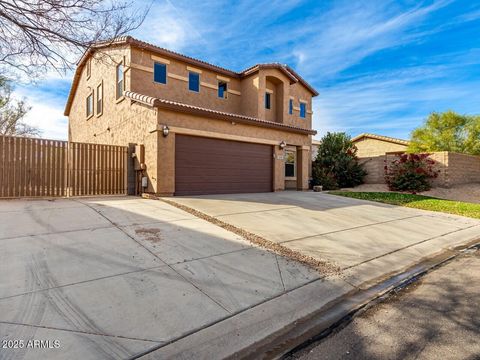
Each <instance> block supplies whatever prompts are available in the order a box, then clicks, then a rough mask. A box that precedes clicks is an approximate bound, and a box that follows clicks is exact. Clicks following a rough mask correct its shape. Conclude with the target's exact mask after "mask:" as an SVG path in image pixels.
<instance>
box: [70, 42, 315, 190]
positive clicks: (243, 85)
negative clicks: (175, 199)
mask: <svg viewBox="0 0 480 360" xmlns="http://www.w3.org/2000/svg"><path fill="white" fill-rule="evenodd" d="M316 95H317V92H316V91H315V89H313V88H312V87H311V86H310V85H309V84H308V83H307V82H306V81H305V80H303V79H302V78H301V77H300V76H299V75H298V74H297V73H296V72H295V71H294V70H292V69H291V68H290V67H288V66H286V65H281V64H276V63H274V64H259V65H255V66H252V67H250V68H248V69H246V70H244V71H242V72H234V71H231V70H227V69H224V68H222V67H219V66H215V65H212V64H209V63H206V62H204V61H201V60H197V59H193V58H191V57H188V56H184V55H181V54H178V53H176V52H172V51H169V50H166V49H163V48H160V47H157V46H154V45H151V44H148V43H145V42H142V41H139V40H136V39H134V38H132V37H129V36H127V37H122V38H118V39H115V40H114V41H112V42H108V43H99V44H96V45H94V46H92V47H91V48H90V49H89V50H88V51H87V52H86V53H85V54H84V56H83V57H82V59H81V60H80V62H79V64H78V68H77V70H76V72H75V76H74V79H73V84H72V88H71V90H70V94H69V97H68V102H67V105H66V108H65V115H66V116H68V118H69V140H70V141H76V142H88V143H101V144H113V145H129V146H130V147H131V148H132V149H135V146H134V145H137V150H136V151H137V152H138V145H142V149H144V157H143V156H141V162H142V164H141V167H140V168H139V167H138V166H137V167H136V169H135V170H131V171H136V172H137V175H138V172H140V173H141V176H130V179H132V180H131V182H132V181H133V182H134V184H133V185H132V184H130V185H131V186H133V187H135V186H138V183H137V182H138V181H139V179H141V178H142V177H146V178H147V179H148V183H147V187H146V188H144V191H146V192H150V193H155V194H161V195H191V194H214V193H240V192H266V191H279V190H284V189H298V190H304V189H307V188H308V174H309V168H310V165H311V160H310V159H311V158H310V157H311V155H310V151H311V150H310V145H311V136H312V135H314V134H315V133H316V132H315V131H314V130H312V111H311V109H312V97H313V96H316ZM133 151H135V150H133ZM135 155H137V159H138V156H139V154H135ZM135 155H134V156H135ZM143 185H145V183H144V184H143Z"/></svg>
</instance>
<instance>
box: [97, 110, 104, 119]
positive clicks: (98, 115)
mask: <svg viewBox="0 0 480 360" xmlns="http://www.w3.org/2000/svg"><path fill="white" fill-rule="evenodd" d="M102 115H103V111H102V112H101V113H100V114H96V115H95V117H97V118H99V117H100V116H102Z"/></svg>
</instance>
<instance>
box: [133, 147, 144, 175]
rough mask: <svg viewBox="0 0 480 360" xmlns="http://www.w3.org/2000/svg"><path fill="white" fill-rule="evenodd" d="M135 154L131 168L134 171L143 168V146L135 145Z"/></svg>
mask: <svg viewBox="0 0 480 360" xmlns="http://www.w3.org/2000/svg"><path fill="white" fill-rule="evenodd" d="M134 154H135V156H134V157H133V168H134V169H135V170H136V171H139V170H145V146H144V145H135V153H134Z"/></svg>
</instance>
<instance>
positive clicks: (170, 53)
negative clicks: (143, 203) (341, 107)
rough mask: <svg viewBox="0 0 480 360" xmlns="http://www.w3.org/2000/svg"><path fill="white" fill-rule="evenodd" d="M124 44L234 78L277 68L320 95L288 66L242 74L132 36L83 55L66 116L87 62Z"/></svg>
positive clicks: (274, 65) (101, 44)
mask: <svg viewBox="0 0 480 360" xmlns="http://www.w3.org/2000/svg"><path fill="white" fill-rule="evenodd" d="M124 44H130V45H133V46H136V47H139V48H143V49H148V50H150V51H152V52H155V53H158V54H163V55H165V56H169V57H172V58H174V59H177V60H181V61H184V62H186V63H189V64H191V65H196V66H200V67H202V68H206V69H209V70H212V71H215V72H218V73H220V74H223V75H227V76H231V77H234V78H242V77H245V76H248V75H250V74H253V73H254V72H256V71H258V70H260V69H267V68H275V69H278V70H280V71H282V72H283V73H284V74H285V75H286V76H287V77H288V78H289V79H290V81H291V83H296V82H300V83H301V84H302V85H303V86H305V88H307V89H308V90H309V91H310V92H311V93H312V95H313V96H317V95H318V92H317V91H316V90H315V89H314V88H313V87H312V86H311V85H310V84H308V83H307V82H306V81H305V80H304V79H303V78H302V77H301V76H300V75H298V73H296V72H295V70H293V69H292V68H291V67H289V66H288V65H284V64H279V63H268V64H256V65H254V66H252V67H249V68H247V69H245V70H243V71H241V72H235V71H232V70H229V69H226V68H223V67H221V66H217V65H213V64H210V63H208V62H206V61H203V60H199V59H195V58H193V57H190V56H186V55H183V54H180V53H177V52H175V51H172V50H168V49H165V48H162V47H160V46H156V45H153V44H150V43H147V42H145V41H141V40H138V39H135V38H133V37H131V36H122V37H118V38H115V39H113V40H111V41H102V42H98V43H95V44H93V45H91V46H90V47H89V48H88V49H87V50H86V51H85V53H84V54H83V55H82V57H81V58H80V61H79V62H78V64H77V69H76V70H75V74H74V76H73V81H72V86H71V88H70V93H69V94H68V100H67V104H66V106H65V111H64V115H65V116H68V114H69V113H70V107H71V105H72V101H73V97H74V95H75V91H76V88H77V85H78V81H79V80H80V74H81V72H82V68H83V66H84V65H85V62H86V60H87V59H88V58H89V57H90V56H91V55H92V54H93V53H94V52H95V51H97V50H98V49H102V48H106V47H109V46H116V45H124Z"/></svg>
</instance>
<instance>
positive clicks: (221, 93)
mask: <svg viewBox="0 0 480 360" xmlns="http://www.w3.org/2000/svg"><path fill="white" fill-rule="evenodd" d="M218 97H219V98H222V99H226V98H227V83H226V82H225V81H219V82H218Z"/></svg>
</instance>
